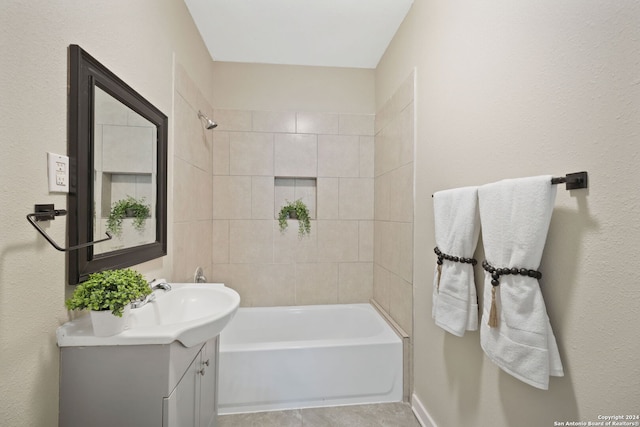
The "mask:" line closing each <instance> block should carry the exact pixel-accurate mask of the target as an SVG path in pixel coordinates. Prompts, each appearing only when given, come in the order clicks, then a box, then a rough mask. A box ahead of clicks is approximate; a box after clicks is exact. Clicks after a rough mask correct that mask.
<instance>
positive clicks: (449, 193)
mask: <svg viewBox="0 0 640 427" xmlns="http://www.w3.org/2000/svg"><path fill="white" fill-rule="evenodd" d="M433 211H434V220H435V238H436V245H437V247H438V249H440V251H441V252H442V253H444V254H447V255H452V256H457V257H462V258H473V253H474V252H475V250H476V245H477V244H478V235H479V234H480V226H479V224H480V217H479V215H478V187H464V188H456V189H453V190H445V191H439V192H437V193H435V194H434V195H433ZM438 276H440V278H439V279H440V280H439V283H438ZM431 314H432V316H433V319H434V320H435V323H436V325H438V326H440V327H441V328H442V329H444V330H445V331H448V332H450V333H452V334H454V335H456V336H459V337H461V336H463V335H464V332H465V330H468V331H475V330H477V329H478V297H477V294H476V286H475V283H474V276H473V265H471V264H469V263H462V262H454V261H449V260H444V261H443V264H442V271H441V273H440V275H439V274H438V266H437V265H436V270H435V273H434V281H433V304H432V310H431Z"/></svg>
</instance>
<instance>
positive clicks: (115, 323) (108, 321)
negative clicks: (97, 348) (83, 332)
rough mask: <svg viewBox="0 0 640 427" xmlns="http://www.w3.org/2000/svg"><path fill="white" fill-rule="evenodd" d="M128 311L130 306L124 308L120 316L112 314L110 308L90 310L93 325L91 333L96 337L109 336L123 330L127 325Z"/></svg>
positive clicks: (129, 311)
mask: <svg viewBox="0 0 640 427" xmlns="http://www.w3.org/2000/svg"><path fill="white" fill-rule="evenodd" d="M129 313H131V306H129V305H127V306H126V307H125V308H124V312H123V313H122V317H118V316H114V315H113V314H112V313H111V310H104V311H93V310H92V311H91V323H92V325H93V334H94V335H95V336H97V337H110V336H111V335H117V334H119V333H120V332H122V331H124V330H125V328H126V327H127V326H128V325H129Z"/></svg>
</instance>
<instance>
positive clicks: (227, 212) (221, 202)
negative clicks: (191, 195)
mask: <svg viewBox="0 0 640 427" xmlns="http://www.w3.org/2000/svg"><path fill="white" fill-rule="evenodd" d="M185 193H186V194H188V193H187V192H186V191H185ZM250 218H251V177H250V176H222V175H220V176H215V175H214V176H213V219H250Z"/></svg>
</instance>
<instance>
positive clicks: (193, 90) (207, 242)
mask: <svg viewBox="0 0 640 427" xmlns="http://www.w3.org/2000/svg"><path fill="white" fill-rule="evenodd" d="M175 76H176V77H175V85H174V87H175V93H174V120H173V140H174V152H173V157H170V161H171V159H172V161H173V183H171V182H169V191H171V192H172V193H173V221H172V226H173V240H172V242H170V247H169V254H170V255H171V256H172V257H173V259H172V265H173V277H172V279H173V280H174V281H176V282H193V277H194V272H195V270H196V268H197V267H198V266H201V267H203V268H204V270H205V275H208V274H209V273H210V272H211V252H212V245H213V244H212V241H211V236H212V234H211V233H212V230H211V220H212V211H211V203H212V202H211V197H212V196H211V186H212V176H211V173H212V157H211V145H212V138H213V136H212V135H213V133H212V131H210V130H206V129H205V127H204V126H203V124H202V122H201V121H200V119H198V110H201V111H202V112H203V113H204V114H206V115H208V116H209V117H211V116H212V115H213V109H212V108H211V107H210V105H209V103H208V102H207V101H206V99H205V97H204V96H203V95H202V93H201V92H200V90H199V89H198V87H197V86H196V85H195V84H194V83H193V81H192V80H191V79H190V78H189V76H188V75H187V73H186V72H185V70H184V69H183V68H182V67H181V66H180V65H179V64H177V65H176V70H175ZM169 167H170V168H171V165H170V166H169ZM170 235H171V234H170ZM171 243H172V244H171ZM207 277H208V276H207Z"/></svg>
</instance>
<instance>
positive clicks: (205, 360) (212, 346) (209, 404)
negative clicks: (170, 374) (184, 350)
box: [162, 338, 218, 427]
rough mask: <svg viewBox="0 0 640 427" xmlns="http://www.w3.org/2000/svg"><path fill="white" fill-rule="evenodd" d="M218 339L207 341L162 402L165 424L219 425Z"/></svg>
mask: <svg viewBox="0 0 640 427" xmlns="http://www.w3.org/2000/svg"><path fill="white" fill-rule="evenodd" d="M217 353H218V339H217V338H215V339H212V340H210V341H207V342H206V343H205V344H204V346H203V347H202V349H201V350H200V352H199V353H198V355H197V356H196V358H195V359H194V360H193V362H192V363H191V365H189V368H188V369H187V371H186V372H185V374H184V375H183V377H182V379H181V380H180V381H179V382H178V385H176V388H175V389H174V390H173V391H172V392H171V394H170V395H169V397H166V398H164V400H163V404H162V410H163V414H162V426H163V427H216V425H217V413H218V399H217V396H216V395H217V391H218V390H217V388H218V384H217V377H218V363H217Z"/></svg>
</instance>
